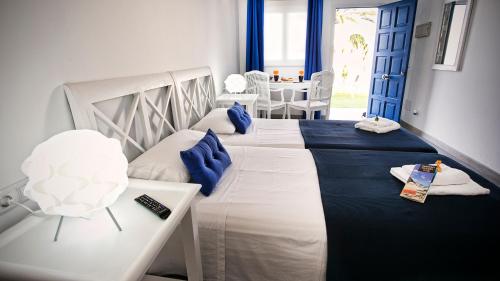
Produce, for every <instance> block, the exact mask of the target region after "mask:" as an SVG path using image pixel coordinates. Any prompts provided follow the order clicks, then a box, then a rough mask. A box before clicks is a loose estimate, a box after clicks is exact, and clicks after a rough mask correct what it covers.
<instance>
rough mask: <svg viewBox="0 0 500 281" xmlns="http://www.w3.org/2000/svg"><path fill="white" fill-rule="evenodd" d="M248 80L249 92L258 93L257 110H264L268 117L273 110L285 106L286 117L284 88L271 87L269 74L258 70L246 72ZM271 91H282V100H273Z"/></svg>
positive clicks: (284, 114)
mask: <svg viewBox="0 0 500 281" xmlns="http://www.w3.org/2000/svg"><path fill="white" fill-rule="evenodd" d="M245 78H246V80H247V90H246V92H247V93H249V94H258V95H259V97H258V98H257V111H258V110H264V111H265V112H266V118H268V119H270V118H271V112H272V111H273V110H276V109H281V108H283V116H282V118H283V119H284V118H285V116H286V102H285V98H284V97H283V89H273V90H271V88H270V87H269V74H267V73H265V72H261V71H257V70H253V71H250V72H247V73H245ZM271 92H273V93H280V95H281V100H271Z"/></svg>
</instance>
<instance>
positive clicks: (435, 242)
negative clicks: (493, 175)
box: [311, 149, 500, 281]
mask: <svg viewBox="0 0 500 281" xmlns="http://www.w3.org/2000/svg"><path fill="white" fill-rule="evenodd" d="M311 152H312V154H313V156H314V160H315V162H316V168H317V171H318V177H319V183H320V189H321V199H322V202H323V209H324V214H325V221H326V228H327V236H328V264H327V280H329V281H343V280H349V281H352V280H384V281H387V280H403V281H411V280H422V281H424V280H425V281H428V280H440V281H442V280H454V281H456V280H500V195H499V190H498V187H496V186H495V185H493V184H492V183H490V182H488V181H487V180H485V179H484V178H482V177H481V176H479V175H477V174H476V173H474V172H472V171H470V170H468V169H467V168H465V167H463V166H462V165H460V164H458V163H457V162H455V161H453V160H451V159H449V158H447V157H445V156H441V155H439V154H434V153H415V152H398V151H363V150H339V149H311ZM438 159H440V160H442V161H443V163H445V164H446V165H449V166H452V167H456V168H459V169H463V170H464V171H465V172H467V173H468V174H469V175H470V176H471V178H472V179H473V180H474V181H476V182H477V183H479V184H480V185H482V186H483V187H486V188H489V189H490V190H491V194H490V195H485V196H429V197H427V199H426V202H425V203H424V204H420V203H416V202H413V201H409V200H406V199H403V198H401V197H400V196H399V193H400V192H401V189H402V188H403V183H402V182H400V181H399V180H397V179H396V178H394V177H393V176H392V175H391V174H390V173H389V170H390V168H391V167H396V166H402V165H404V164H413V163H434V162H435V161H436V160H438Z"/></svg>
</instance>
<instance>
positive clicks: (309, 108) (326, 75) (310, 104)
mask: <svg viewBox="0 0 500 281" xmlns="http://www.w3.org/2000/svg"><path fill="white" fill-rule="evenodd" d="M332 88H333V72H331V71H321V72H316V73H313V74H312V75H311V86H310V87H309V89H307V90H294V91H293V95H292V100H291V101H290V102H289V103H288V106H287V107H288V109H287V112H288V119H290V110H291V109H296V110H302V111H305V112H306V119H314V112H316V111H318V110H320V111H321V110H325V111H326V118H328V116H330V101H331V99H332ZM297 92H299V93H307V99H305V100H297V101H296V100H295V93H297Z"/></svg>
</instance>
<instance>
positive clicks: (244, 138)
mask: <svg viewBox="0 0 500 281" xmlns="http://www.w3.org/2000/svg"><path fill="white" fill-rule="evenodd" d="M217 136H218V137H219V138H220V139H221V140H222V142H223V143H224V144H225V145H233V146H265V147H288V148H304V147H305V145H304V138H302V133H301V132H300V127H299V121H298V120H296V119H259V118H254V119H252V124H251V125H250V127H249V128H248V130H247V133H246V134H239V133H236V134H233V135H223V134H217Z"/></svg>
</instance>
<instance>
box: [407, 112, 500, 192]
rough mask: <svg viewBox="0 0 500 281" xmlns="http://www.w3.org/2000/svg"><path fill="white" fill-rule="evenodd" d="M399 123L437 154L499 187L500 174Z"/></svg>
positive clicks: (423, 133)
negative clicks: (435, 150)
mask: <svg viewBox="0 0 500 281" xmlns="http://www.w3.org/2000/svg"><path fill="white" fill-rule="evenodd" d="M400 123H401V125H402V126H403V127H404V128H406V129H408V130H410V131H412V132H413V133H415V134H416V135H417V136H419V137H421V138H423V139H424V140H426V141H427V142H429V143H430V144H432V145H433V146H434V147H435V148H436V149H437V150H438V152H439V153H441V154H443V155H445V156H448V157H450V158H451V159H453V160H455V161H457V162H460V163H461V164H463V165H464V166H466V167H467V168H469V169H471V170H473V171H474V172H476V173H478V174H480V175H481V176H483V177H484V178H486V179H487V180H489V181H491V182H492V183H494V184H496V185H497V186H500V174H499V173H498V172H496V171H494V170H492V169H490V168H488V167H486V166H485V165H483V164H481V163H479V162H477V161H476V160H474V159H472V158H470V157H469V156H467V155H465V154H463V153H462V152H460V151H458V150H456V149H454V148H452V147H450V146H449V145H447V144H446V143H444V142H442V141H440V140H438V139H436V138H434V137H433V136H431V135H429V134H427V133H425V132H424V131H422V130H420V129H418V128H415V127H413V126H412V125H410V124H408V123H406V122H404V121H400Z"/></svg>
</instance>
